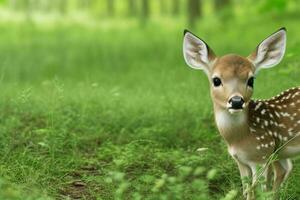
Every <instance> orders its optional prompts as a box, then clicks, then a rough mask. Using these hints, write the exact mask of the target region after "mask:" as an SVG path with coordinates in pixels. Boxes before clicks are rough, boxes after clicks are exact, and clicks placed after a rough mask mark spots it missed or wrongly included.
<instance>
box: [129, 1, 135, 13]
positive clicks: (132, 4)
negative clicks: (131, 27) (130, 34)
mask: <svg viewBox="0 0 300 200" xmlns="http://www.w3.org/2000/svg"><path fill="white" fill-rule="evenodd" d="M136 14H137V7H136V1H135V0H128V15H129V16H136Z"/></svg>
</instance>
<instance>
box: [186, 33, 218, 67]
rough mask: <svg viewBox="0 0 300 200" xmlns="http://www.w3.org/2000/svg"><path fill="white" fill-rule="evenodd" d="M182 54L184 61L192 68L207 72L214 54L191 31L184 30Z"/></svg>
mask: <svg viewBox="0 0 300 200" xmlns="http://www.w3.org/2000/svg"><path fill="white" fill-rule="evenodd" d="M183 55H184V59H185V62H186V63H187V64H188V65H189V66H190V67H192V68H194V69H202V70H204V71H205V72H206V73H207V72H209V70H210V67H211V62H212V61H213V60H215V58H216V56H215V54H214V52H213V51H212V50H211V49H210V48H209V46H208V45H207V44H206V43H205V42H204V41H203V40H201V39H200V38H198V37H197V36H195V35H194V34H192V33H191V32H189V31H187V30H185V31H184V39H183Z"/></svg>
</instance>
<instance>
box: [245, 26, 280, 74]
mask: <svg viewBox="0 0 300 200" xmlns="http://www.w3.org/2000/svg"><path fill="white" fill-rule="evenodd" d="M285 46H286V29H285V28H281V29H279V30H278V31H276V32H275V33H273V34H272V35H270V36H269V37H267V38H266V39H265V40H263V41H262V42H261V43H260V44H259V45H258V46H257V48H256V50H255V51H254V52H253V53H252V54H251V55H250V56H248V59H249V60H250V61H252V63H253V64H254V66H255V68H256V71H258V70H259V69H261V68H270V67H273V66H275V65H277V64H278V63H279V62H280V61H281V59H282V58H283V56H284V52H285Z"/></svg>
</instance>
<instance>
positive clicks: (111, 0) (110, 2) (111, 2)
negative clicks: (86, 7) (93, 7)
mask: <svg viewBox="0 0 300 200" xmlns="http://www.w3.org/2000/svg"><path fill="white" fill-rule="evenodd" d="M106 2H107V12H108V15H109V16H114V15H115V0H106Z"/></svg>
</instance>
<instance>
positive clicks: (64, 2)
mask: <svg viewBox="0 0 300 200" xmlns="http://www.w3.org/2000/svg"><path fill="white" fill-rule="evenodd" d="M68 3H69V2H68V0H59V5H58V7H59V12H60V13H61V14H62V15H65V14H66V13H67V7H68Z"/></svg>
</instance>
